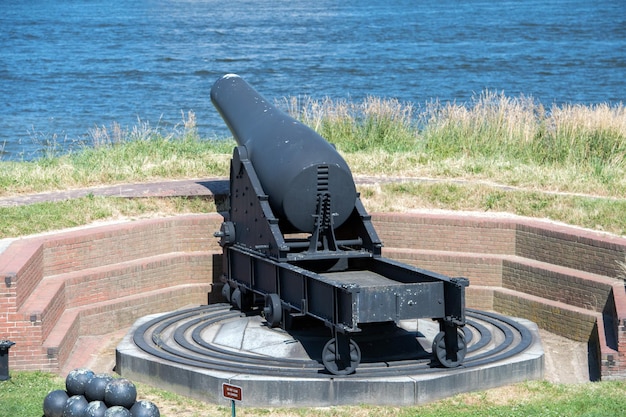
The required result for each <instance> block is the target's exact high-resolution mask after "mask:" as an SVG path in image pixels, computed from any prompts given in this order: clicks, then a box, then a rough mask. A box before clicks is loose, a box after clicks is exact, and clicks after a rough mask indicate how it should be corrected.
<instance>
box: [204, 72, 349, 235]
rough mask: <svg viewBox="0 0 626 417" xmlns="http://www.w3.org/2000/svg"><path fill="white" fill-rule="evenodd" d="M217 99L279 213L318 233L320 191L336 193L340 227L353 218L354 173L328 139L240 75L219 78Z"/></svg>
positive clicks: (333, 196) (333, 203)
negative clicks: (290, 114) (273, 101)
mask: <svg viewBox="0 0 626 417" xmlns="http://www.w3.org/2000/svg"><path fill="white" fill-rule="evenodd" d="M211 101H212V102H213V105H214V106H215V107H216V108H217V110H218V112H219V113H220V115H221V116H222V118H223V119H224V121H225V122H226V125H227V126H228V128H229V129H230V131H231V132H232V134H233V136H234V138H235V140H236V141H237V144H239V146H245V148H246V150H247V153H248V158H249V159H250V161H251V162H252V165H253V166H254V169H255V171H256V174H257V177H258V178H259V181H260V182H261V185H262V187H263V190H264V192H265V194H267V195H268V197H269V202H270V205H271V207H272V210H274V214H275V215H276V216H278V217H279V218H281V219H284V220H286V221H288V222H289V223H290V224H291V225H292V226H293V227H295V228H296V229H298V230H300V231H302V232H312V231H313V229H314V217H313V216H314V215H315V214H316V213H317V209H318V208H317V205H318V195H319V194H320V193H328V194H329V195H330V204H331V206H330V210H331V211H332V213H333V214H334V219H333V220H334V226H335V228H336V227H339V226H340V225H341V224H342V223H343V222H344V221H345V220H346V219H347V218H348V217H349V216H350V214H351V213H352V211H353V209H354V206H355V202H356V196H357V193H356V188H355V185H354V180H353V178H352V173H351V172H350V168H349V167H348V164H347V163H346V161H345V160H344V159H343V158H342V157H341V155H339V153H338V152H337V151H336V150H335V148H334V147H333V146H332V145H331V144H330V143H328V142H327V141H326V140H325V139H324V138H323V137H321V136H320V135H319V134H317V133H316V132H315V131H314V130H312V129H310V128H309V127H308V126H306V125H304V124H303V123H301V122H299V121H297V120H296V119H294V118H293V117H291V116H289V115H288V114H286V113H285V112H283V111H281V110H279V109H277V108H276V107H275V106H273V105H272V104H270V103H269V102H268V101H267V100H266V99H265V98H263V97H262V96H261V95H260V94H259V93H258V92H256V91H255V90H254V89H253V88H252V87H251V86H250V85H249V84H248V83H247V82H246V81H244V80H243V79H242V78H241V77H239V76H238V75H234V74H228V75H225V76H223V77H222V78H220V79H219V80H217V81H216V82H215V84H214V85H213V87H212V88H211Z"/></svg>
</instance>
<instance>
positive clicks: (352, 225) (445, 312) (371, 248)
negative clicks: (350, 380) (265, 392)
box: [211, 74, 469, 375]
mask: <svg viewBox="0 0 626 417" xmlns="http://www.w3.org/2000/svg"><path fill="white" fill-rule="evenodd" d="M211 101H212V102H213V104H214V106H215V107H216V108H217V110H218V112H219V113H220V115H221V116H222V118H223V119H224V121H225V123H226V125H227V126H228V128H229V129H230V130H231V132H232V134H233V136H234V138H235V140H236V142H237V145H238V146H236V147H235V149H234V151H233V157H232V160H231V167H230V207H229V211H228V214H227V215H226V216H225V221H224V222H223V224H222V226H221V228H220V231H219V232H217V233H216V234H215V235H216V237H219V238H220V245H221V246H222V248H223V274H222V281H223V282H224V287H223V294H224V296H225V297H226V298H227V299H228V300H229V301H230V302H231V303H232V304H233V305H234V306H235V307H236V308H238V309H241V310H242V311H248V310H251V309H253V308H255V307H259V308H260V309H261V310H262V314H263V315H264V317H265V320H266V321H267V323H268V325H270V326H279V325H281V326H283V327H288V326H289V325H290V323H291V321H292V320H293V319H294V318H296V317H301V316H307V317H310V318H314V319H317V320H320V321H322V322H323V323H324V324H326V326H327V327H328V328H330V330H331V338H330V340H329V341H328V343H326V345H325V346H324V348H323V350H322V355H321V356H322V362H323V365H324V367H325V368H326V370H327V371H328V372H330V373H331V374H335V375H345V374H350V373H352V372H354V371H355V369H356V368H357V366H358V365H359V363H360V361H361V351H360V348H359V346H358V344H357V343H356V342H355V340H354V338H353V335H354V334H356V333H358V332H361V331H363V329H364V328H365V327H367V325H368V324H371V323H386V322H392V323H398V322H399V321H401V320H406V319H419V318H431V319H433V320H437V321H438V322H439V328H440V332H439V333H438V334H437V336H436V337H435V339H434V341H433V356H434V358H435V359H436V361H437V362H438V363H439V364H441V365H443V366H444V367H456V366H458V365H460V364H462V362H463V360H464V358H465V354H466V351H467V346H466V343H465V338H464V335H463V332H462V331H460V328H461V327H463V326H464V325H465V287H467V285H468V284H469V282H468V280H467V279H465V278H450V277H447V276H444V275H441V274H437V273H434V272H431V271H426V270H423V269H419V268H416V267H413V266H410V265H405V264H402V263H399V262H396V261H393V260H391V259H387V258H385V257H383V256H382V242H381V241H380V239H379V238H378V235H377V234H376V231H375V229H374V226H373V224H372V220H371V216H370V215H369V214H368V213H367V211H366V210H365V208H364V207H363V204H362V203H361V200H360V197H359V195H358V193H357V191H356V186H355V183H354V180H353V177H352V173H351V171H350V168H349V167H348V164H347V163H346V162H345V160H344V159H343V158H342V156H341V155H340V154H339V153H338V152H337V151H336V150H335V148H334V147H333V146H332V145H331V144H330V143H328V142H327V141H326V140H325V139H324V138H322V137H321V136H320V135H318V134H317V133H316V132H315V131H313V130H312V129H310V128H309V127H307V126H305V125H304V124H302V123H301V122H299V121H297V120H295V119H294V118H292V117H291V116H289V115H288V114H286V113H285V112H282V111H281V110H279V109H278V108H276V107H275V106H274V105H272V104H270V103H269V102H268V101H267V100H266V99H265V98H263V97H262V96H261V95H260V94H259V93H257V92H256V91H255V90H254V89H253V88H252V87H251V86H250V85H249V84H248V83H246V82H245V81H244V80H243V79H242V78H241V77H239V76H237V75H233V74H229V75H225V76H224V77H222V78H220V79H219V80H217V81H216V83H215V84H214V85H213V87H212V89H211Z"/></svg>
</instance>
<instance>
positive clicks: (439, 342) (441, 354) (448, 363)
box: [433, 332, 467, 368]
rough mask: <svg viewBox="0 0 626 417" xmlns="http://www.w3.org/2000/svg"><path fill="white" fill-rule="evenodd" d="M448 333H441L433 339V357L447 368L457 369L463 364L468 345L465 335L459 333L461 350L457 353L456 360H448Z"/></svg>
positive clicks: (458, 338) (458, 339)
mask: <svg viewBox="0 0 626 417" xmlns="http://www.w3.org/2000/svg"><path fill="white" fill-rule="evenodd" d="M445 336H446V333H445V332H439V333H437V336H435V338H434V339H433V355H434V356H435V358H436V359H437V361H438V362H439V363H440V364H441V365H442V366H444V367H446V368H456V367H457V366H459V365H461V364H462V363H463V360H464V359H465V354H466V353H467V344H466V343H465V335H463V333H462V332H457V343H458V346H459V350H458V352H457V353H456V358H448V352H447V350H446V338H445Z"/></svg>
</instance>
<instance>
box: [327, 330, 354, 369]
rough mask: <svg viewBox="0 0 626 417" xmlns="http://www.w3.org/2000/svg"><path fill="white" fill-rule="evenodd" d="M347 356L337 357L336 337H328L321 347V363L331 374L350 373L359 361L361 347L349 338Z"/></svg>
mask: <svg viewBox="0 0 626 417" xmlns="http://www.w3.org/2000/svg"><path fill="white" fill-rule="evenodd" d="M349 356H350V357H349V358H340V359H337V339H336V338H334V337H333V338H332V339H330V340H329V341H328V342H327V343H326V345H325V346H324V349H322V363H323V364H324V367H325V368H326V370H327V371H328V372H330V373H331V374H333V375H350V374H351V373H353V372H354V371H355V370H356V368H357V366H359V363H361V349H360V348H359V345H357V343H356V342H355V341H354V340H352V339H350V354H349Z"/></svg>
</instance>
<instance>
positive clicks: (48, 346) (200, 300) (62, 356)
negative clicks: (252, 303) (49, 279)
mask: <svg viewBox="0 0 626 417" xmlns="http://www.w3.org/2000/svg"><path fill="white" fill-rule="evenodd" d="M210 287H211V284H210V283H209V281H208V280H207V282H206V283H195V284H179V285H175V286H170V287H167V288H160V289H156V290H152V291H145V292H141V293H138V294H133V295H129V296H123V297H119V298H116V299H111V300H105V301H100V302H96V303H93V304H90V305H81V306H78V307H73V308H68V309H65V310H64V311H63V313H62V314H61V316H60V317H59V319H58V320H57V321H56V322H55V323H54V324H53V326H52V329H51V331H50V332H49V334H48V336H47V337H46V338H45V340H44V341H43V343H42V346H43V352H45V354H46V355H47V359H48V361H50V362H54V366H56V367H59V368H67V367H69V368H71V367H73V365H72V363H73V362H75V363H77V364H80V363H82V361H83V358H81V357H80V356H81V355H83V356H84V355H90V354H91V353H92V352H76V351H74V346H75V345H76V343H77V341H78V340H79V338H80V337H82V336H98V335H104V334H107V333H112V332H115V331H119V330H121V329H124V328H128V327H130V326H132V324H133V323H134V322H135V321H136V320H137V319H139V318H141V317H143V316H146V315H149V314H154V313H159V312H165V311H169V310H171V306H172V305H179V306H184V305H190V304H194V305H197V304H206V302H207V294H208V292H209V291H210V290H211V288H210ZM74 355H77V357H74Z"/></svg>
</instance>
